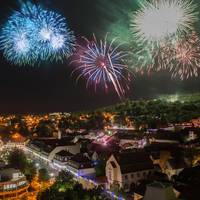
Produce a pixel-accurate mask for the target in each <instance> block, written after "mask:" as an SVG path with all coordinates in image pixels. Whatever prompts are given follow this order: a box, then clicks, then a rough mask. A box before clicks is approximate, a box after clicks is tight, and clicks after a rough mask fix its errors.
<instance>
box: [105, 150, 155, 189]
mask: <svg viewBox="0 0 200 200" xmlns="http://www.w3.org/2000/svg"><path fill="white" fill-rule="evenodd" d="M153 173H154V165H153V162H152V160H151V159H150V156H149V155H148V154H147V153H145V152H143V151H142V152H124V153H118V154H113V155H111V156H110V158H109V159H108V161H107V163H106V177H107V182H108V183H107V188H108V189H116V188H118V189H119V188H123V189H124V190H125V191H129V190H130V188H133V187H134V186H135V185H136V184H137V183H138V182H139V181H140V180H143V179H147V177H148V176H149V175H152V174H153Z"/></svg>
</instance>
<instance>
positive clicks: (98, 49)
mask: <svg viewBox="0 0 200 200" xmlns="http://www.w3.org/2000/svg"><path fill="white" fill-rule="evenodd" d="M84 40H85V42H86V45H85V46H80V47H79V50H78V51H77V52H78V53H77V54H76V55H75V57H76V59H75V60H74V61H73V63H75V64H76V65H77V67H76V68H75V70H74V71H73V72H72V74H74V73H76V72H79V75H78V77H77V81H78V80H79V79H80V78H81V77H83V78H85V79H86V80H87V83H86V87H87V88H88V87H89V85H92V86H94V87H95V91H96V89H97V87H103V88H104V89H105V91H108V89H109V86H112V87H113V88H114V89H115V91H116V93H117V95H118V96H119V97H120V98H122V97H123V96H124V94H125V89H124V87H123V84H122V81H125V82H126V81H127V80H128V78H126V75H125V73H127V72H128V68H127V67H126V65H125V64H124V63H125V62H124V61H125V60H124V59H125V58H126V56H127V54H126V53H125V52H123V51H120V50H119V48H120V46H121V45H117V46H114V43H115V40H116V39H113V40H112V41H111V42H110V43H109V42H108V41H107V37H105V39H104V40H100V41H99V42H98V41H97V39H96V37H95V36H93V40H92V41H89V40H87V39H86V38H84ZM127 74H128V77H129V73H127Z"/></svg>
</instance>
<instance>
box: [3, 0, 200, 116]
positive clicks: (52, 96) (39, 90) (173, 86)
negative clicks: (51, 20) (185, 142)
mask: <svg viewBox="0 0 200 200" xmlns="http://www.w3.org/2000/svg"><path fill="white" fill-rule="evenodd" d="M121 1H122V0H107V2H109V3H110V2H112V3H113V5H114V4H118V3H119V2H121ZM124 1H125V0H124ZM35 2H37V3H38V2H39V3H40V4H42V5H43V6H45V7H47V8H48V9H50V10H54V11H56V12H58V13H60V14H62V15H63V16H65V17H66V18H67V19H68V23H69V25H70V28H71V29H72V30H74V32H75V35H76V36H77V38H79V37H81V36H87V37H90V36H91V35H92V33H95V34H97V36H98V37H100V36H101V35H102V37H104V36H105V34H106V32H107V31H108V27H109V26H111V25H112V23H113V22H115V21H117V20H119V19H118V17H120V16H114V17H113V19H111V17H110V16H106V15H105V10H106V9H108V13H109V10H110V11H111V9H112V8H111V4H108V5H107V4H106V3H104V5H103V7H102V8H103V9H99V8H100V5H101V6H102V1H101V0H48V1H45V0H44V1H42V0H41V1H35ZM104 2H106V1H104ZM19 6H20V4H19V1H16V0H3V1H1V3H0V25H1V27H2V26H3V24H4V23H5V22H6V20H7V18H8V17H9V15H10V14H11V13H12V10H15V9H18V8H19ZM105 22H106V24H105ZM103 27H105V28H103ZM72 70H73V67H72V66H70V65H69V63H68V62H67V61H64V62H63V63H56V64H50V63H46V64H42V65H41V66H36V67H30V66H26V67H19V66H13V65H11V64H9V63H8V62H7V61H6V59H4V58H3V55H2V52H0V91H1V93H0V94H1V95H0V113H16V112H17V113H27V112H33V113H34V112H55V111H63V112H64V111H78V110H86V109H94V108H97V107H101V106H105V105H111V104H114V103H116V102H119V101H120V100H119V99H118V97H117V95H116V94H115V92H113V91H110V92H109V93H107V94H105V93H103V92H98V93H95V92H94V91H92V90H87V89H86V88H85V83H84V81H80V82H79V83H78V84H76V83H75V78H74V77H71V72H72ZM199 91H200V78H193V79H190V80H188V81H178V80H171V78H170V75H169V74H168V73H167V72H161V73H157V74H154V75H152V76H151V77H147V76H137V77H135V78H134V79H133V80H132V82H131V83H130V90H129V91H128V92H127V98H131V99H136V98H137V99H138V98H149V97H154V96H156V95H159V94H170V93H172V94H173V93H179V92H181V93H183V92H199Z"/></svg>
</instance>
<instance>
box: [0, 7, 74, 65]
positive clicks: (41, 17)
mask: <svg viewBox="0 0 200 200" xmlns="http://www.w3.org/2000/svg"><path fill="white" fill-rule="evenodd" d="M0 48H1V49H2V50H3V53H4V56H5V57H6V58H7V59H8V60H9V61H11V62H12V63H14V64H17V65H27V64H30V65H34V64H35V63H38V62H40V61H48V60H50V61H53V60H62V59H63V58H65V57H68V56H70V55H71V54H72V53H73V51H74V49H75V37H74V34H73V32H72V31H70V30H69V28H68V25H67V24H66V19H65V18H63V17H62V16H61V15H59V14H57V13H55V12H52V11H48V10H44V9H43V8H42V7H41V6H36V5H33V4H31V3H27V4H23V5H22V7H21V10H20V11H15V12H14V13H13V14H12V16H11V17H10V18H9V19H8V22H7V23H6V24H5V26H4V27H3V29H2V31H1V36H0Z"/></svg>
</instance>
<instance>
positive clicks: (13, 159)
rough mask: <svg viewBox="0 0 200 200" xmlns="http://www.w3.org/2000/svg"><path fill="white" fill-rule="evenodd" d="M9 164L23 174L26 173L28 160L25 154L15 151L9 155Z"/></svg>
mask: <svg viewBox="0 0 200 200" xmlns="http://www.w3.org/2000/svg"><path fill="white" fill-rule="evenodd" d="M8 163H9V165H11V166H12V167H14V168H17V169H19V170H21V171H22V172H24V171H25V169H26V167H27V164H28V160H27V158H26V155H25V153H24V152H23V151H22V150H19V149H14V150H13V151H12V152H11V153H10V154H9V155H8Z"/></svg>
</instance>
